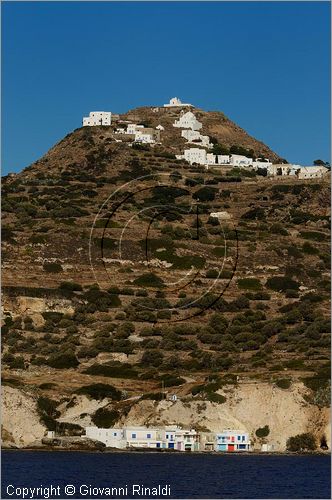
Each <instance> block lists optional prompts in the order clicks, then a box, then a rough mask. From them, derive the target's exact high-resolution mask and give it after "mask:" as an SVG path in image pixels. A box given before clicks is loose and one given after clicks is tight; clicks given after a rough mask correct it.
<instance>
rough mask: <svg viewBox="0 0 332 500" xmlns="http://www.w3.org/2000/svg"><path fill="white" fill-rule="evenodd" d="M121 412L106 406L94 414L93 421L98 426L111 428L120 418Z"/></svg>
mask: <svg viewBox="0 0 332 500" xmlns="http://www.w3.org/2000/svg"><path fill="white" fill-rule="evenodd" d="M119 418H120V413H119V412H118V411H117V410H107V409H106V408H99V409H98V410H97V411H96V412H95V413H94V414H93V415H92V418H91V420H92V422H93V423H94V424H95V425H96V426H97V427H101V428H104V429H109V428H110V427H113V425H114V424H115V423H116V422H117V420H119Z"/></svg>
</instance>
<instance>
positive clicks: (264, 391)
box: [2, 381, 331, 451]
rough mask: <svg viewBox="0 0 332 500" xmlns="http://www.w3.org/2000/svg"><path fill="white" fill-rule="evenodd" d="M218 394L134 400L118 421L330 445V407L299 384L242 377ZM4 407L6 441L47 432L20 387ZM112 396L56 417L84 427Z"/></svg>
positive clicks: (23, 442)
mask: <svg viewBox="0 0 332 500" xmlns="http://www.w3.org/2000/svg"><path fill="white" fill-rule="evenodd" d="M220 394H222V395H224V396H225V397H226V401H225V402H224V403H222V404H217V403H212V402H210V401H204V400H196V401H194V400H189V399H188V398H187V399H186V398H184V399H182V400H177V401H175V402H172V401H166V400H164V401H160V402H155V401H148V400H144V401H138V402H133V404H132V406H131V409H130V411H129V413H128V414H127V415H125V416H123V417H122V418H121V420H120V421H119V422H118V424H120V425H128V426H131V425H132V426H135V425H136V426H137V425H145V426H151V427H153V426H163V425H168V424H177V425H181V426H183V427H184V428H196V429H198V430H202V431H212V432H213V431H215V432H219V431H220V430H221V429H227V428H228V429H241V430H245V431H247V432H248V433H249V434H250V439H251V442H252V448H253V449H257V450H260V449H261V445H262V443H267V444H269V445H272V446H273V450H274V451H285V450H286V442H287V439H288V438H289V437H290V436H294V435H296V434H299V433H307V432H310V433H312V434H313V435H314V436H315V438H316V441H317V444H318V445H320V443H321V442H322V439H323V438H325V440H326V443H327V446H328V447H329V448H330V444H331V432H330V412H329V409H328V408H318V407H317V406H316V405H313V404H310V403H308V402H307V401H306V396H307V395H308V389H306V388H305V386H304V385H303V384H301V383H295V384H293V385H292V387H291V388H290V389H289V390H284V389H280V388H278V387H276V386H275V385H272V384H268V383H262V382H259V381H252V382H241V383H240V384H239V385H238V386H227V387H225V388H224V390H222V391H220ZM2 404H3V407H2V415H3V417H2V436H3V444H4V445H5V446H12V445H15V446H18V447H22V446H27V445H29V444H31V443H32V442H34V441H35V440H37V439H39V440H40V439H41V438H42V437H43V435H44V432H46V427H44V426H42V425H41V424H40V423H39V420H38V414H37V405H36V402H35V401H34V400H33V399H32V398H31V397H29V396H27V395H25V394H23V393H22V392H20V391H19V390H17V389H12V388H10V387H5V388H4V391H3V403H2ZM109 405H112V401H111V400H109V399H107V398H105V399H103V400H102V401H96V400H91V399H89V398H87V397H85V396H78V397H76V398H75V404H73V405H70V406H69V407H66V404H62V405H60V406H59V407H58V409H59V410H61V416H60V417H59V418H58V419H57V420H58V422H66V423H71V424H75V425H79V426H81V427H85V426H88V425H93V422H92V421H91V416H93V415H94V413H95V412H96V411H97V410H98V409H102V408H105V407H109ZM265 426H268V427H269V433H268V435H267V436H266V437H265V438H264V439H262V438H258V437H257V435H256V430H257V429H258V428H263V427H265Z"/></svg>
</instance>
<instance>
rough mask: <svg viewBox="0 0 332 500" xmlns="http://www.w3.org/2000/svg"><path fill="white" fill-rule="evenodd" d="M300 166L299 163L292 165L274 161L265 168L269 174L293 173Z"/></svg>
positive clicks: (282, 174)
mask: <svg viewBox="0 0 332 500" xmlns="http://www.w3.org/2000/svg"><path fill="white" fill-rule="evenodd" d="M300 168H301V165H293V164H291V163H275V164H273V165H270V166H269V167H268V168H267V171H268V174H270V175H278V176H279V175H281V176H284V175H295V172H296V171H297V170H298V169H300Z"/></svg>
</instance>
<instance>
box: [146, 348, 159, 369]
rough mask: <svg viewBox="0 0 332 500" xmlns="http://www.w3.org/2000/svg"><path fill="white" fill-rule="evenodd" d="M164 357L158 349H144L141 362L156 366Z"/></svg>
mask: <svg viewBox="0 0 332 500" xmlns="http://www.w3.org/2000/svg"><path fill="white" fill-rule="evenodd" d="M163 359H164V355H163V353H162V352H161V351H159V350H158V349H151V350H150V349H149V350H146V351H145V352H144V354H143V356H142V360H141V363H142V365H146V366H155V367H158V366H159V365H160V364H161V363H162V362H163Z"/></svg>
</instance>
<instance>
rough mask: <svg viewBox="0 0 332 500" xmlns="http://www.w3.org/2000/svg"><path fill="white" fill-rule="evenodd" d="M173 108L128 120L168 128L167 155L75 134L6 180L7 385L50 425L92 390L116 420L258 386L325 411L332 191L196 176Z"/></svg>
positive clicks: (99, 133) (92, 132) (238, 175)
mask: <svg viewBox="0 0 332 500" xmlns="http://www.w3.org/2000/svg"><path fill="white" fill-rule="evenodd" d="M199 113H200V115H199V119H201V120H202V121H203V123H204V127H205V130H204V131H206V132H207V133H209V132H210V133H213V134H214V135H215V136H216V137H217V138H218V139H219V141H220V142H222V141H223V143H226V135H227V134H226V133H225V134H226V135H225V134H224V135H223V133H224V132H223V127H224V125H223V123H221V124H220V120H219V116H220V115H218V114H216V113H211V114H207V113H204V112H199ZM168 114H169V115H172V119H173V118H174V117H173V114H174V112H169V113H168ZM168 114H167V113H166V112H164V111H160V116H157V113H154V112H153V111H151V108H150V109H145V108H143V109H140V110H135V111H132V112H130V113H128V114H127V115H126V116H123V117H122V118H123V119H128V120H129V119H131V120H136V119H138V118H139V120H140V121H144V120H145V121H147V120H148V121H149V123H148V124H151V125H153V126H155V125H156V124H157V122H158V123H161V124H163V125H164V126H165V136H164V138H163V144H162V145H160V146H156V147H149V146H146V147H145V146H144V147H143V148H142V147H140V148H136V147H130V146H129V145H128V144H127V143H119V142H115V135H114V134H113V129H112V127H93V128H83V129H78V130H76V131H74V132H73V133H72V134H69V136H67V137H66V138H65V139H64V140H63V141H61V142H60V143H58V144H57V145H56V146H55V147H54V148H52V149H51V150H50V151H49V152H48V153H47V154H46V155H45V156H44V157H43V158H42V159H41V160H39V161H38V162H36V163H35V164H33V165H31V166H30V167H29V168H27V169H25V170H24V171H23V172H22V173H20V174H17V175H15V176H9V177H7V178H4V179H3V261H4V269H3V294H4V299H3V304H4V318H5V319H4V324H5V326H4V328H3V376H4V379H5V383H7V384H11V385H14V386H15V387H19V388H21V389H23V390H24V391H28V392H29V391H30V392H31V393H32V394H34V395H35V396H36V395H37V396H38V397H39V399H40V398H42V399H41V400H40V412H41V415H42V418H43V422H44V423H45V425H47V426H48V427H49V428H52V426H54V425H55V424H54V422H55V420H54V419H56V418H58V417H59V415H60V414H61V412H63V409H64V408H65V405H66V404H69V405H73V406H75V404H76V403H77V401H78V399H77V398H82V397H83V394H84V397H86V395H88V397H90V398H91V397H92V398H93V397H95V398H96V400H100V401H102V400H103V398H104V397H107V398H108V403H107V405H106V406H105V405H104V406H102V412H101V413H99V416H98V414H97V416H96V408H95V407H93V408H92V407H91V409H90V410H88V411H87V412H86V413H89V412H90V413H91V412H92V413H93V412H95V413H93V414H92V417H91V418H93V419H94V420H93V421H94V422H95V423H98V424H105V422H107V423H108V424H109V423H110V422H113V421H116V420H117V419H119V418H121V415H125V414H126V413H128V411H130V408H131V407H132V406H133V405H135V404H136V403H137V398H140V397H142V394H143V395H145V396H143V397H147V398H152V399H158V398H160V397H161V396H160V392H161V390H162V387H166V390H167V391H170V392H176V393H178V394H179V395H180V396H181V398H183V399H184V400H188V401H191V400H192V399H194V400H210V401H212V402H214V403H215V404H220V405H222V403H223V401H224V399H223V398H225V397H227V396H225V393H221V392H220V390H221V388H222V387H224V386H225V384H236V383H238V382H239V380H240V381H241V380H250V378H255V379H260V380H262V381H268V382H271V381H272V382H274V383H276V384H277V385H279V387H280V388H283V389H285V390H287V389H288V388H289V387H291V384H292V383H293V382H294V381H298V380H300V381H301V380H302V381H303V380H304V382H305V385H306V387H307V389H308V393H307V396H306V397H307V398H308V401H309V402H310V404H314V405H323V406H324V405H326V404H328V400H327V392H328V378H329V368H328V365H329V350H330V323H329V320H328V315H329V285H330V280H329V234H330V226H329V186H328V182H327V181H325V180H324V181H319V182H318V181H304V182H300V181H290V180H287V181H279V180H278V181H276V180H270V179H266V178H262V177H257V176H255V175H253V174H250V173H245V172H240V171H237V170H233V171H231V172H227V171H224V172H223V171H215V172H213V171H212V172H211V171H209V172H205V171H204V169H202V168H201V167H194V166H192V167H191V166H189V165H188V164H187V163H186V162H184V161H179V160H176V159H175V156H174V153H176V154H177V153H179V152H180V151H181V146H180V142H181V141H183V139H182V138H180V137H178V136H179V135H180V131H179V130H177V129H174V128H173V127H171V126H170V123H169V122H170V116H168ZM164 115H165V116H164ZM152 119H153V121H152ZM150 120H151V121H150ZM204 120H205V121H204ZM217 120H219V121H217ZM225 120H226V122H225V123H226V125H227V127H229V122H228V121H227V119H225ZM226 125H225V126H226ZM218 127H219V128H218ZM234 127H235V130H237V132H238V133H239V134H240V135H241V134H242V135H241V137H242V136H243V141H242V142H239V144H240V145H241V146H245V147H253V144H252V142H250V141H251V139H250V138H249V136H246V137H248V143H246V142H244V135H245V133H244V132H243V133H242V131H241V130H240V129H236V126H234ZM217 129H218V130H217ZM243 134H244V135H243ZM231 140H232V141H233V140H234V139H233V138H232V139H231ZM177 141H178V142H177ZM228 144H229V145H230V144H231V143H228ZM255 144H256V145H257V147H258V146H259V143H255ZM261 151H262V152H264V153H266V154H269V153H270V151H269V150H268V148H266V146H264V145H263V146H262V149H261ZM270 157H271V155H270ZM275 158H276V155H275ZM213 212H226V215H224V216H225V217H226V219H224V220H222V221H220V223H219V222H218V220H217V219H215V218H212V217H211V216H210V214H211V213H213ZM95 384H104V385H101V386H97V387H96V386H95ZM90 386H93V387H92V388H91V387H90ZM111 386H112V387H113V389H112V387H111ZM116 389H117V390H120V391H121V392H112V391H115V390H116ZM103 391H106V392H103ZM218 391H219V392H218ZM80 393H81V396H79V394H80ZM43 398H44V399H43ZM73 398H74V399H73ZM75 398H76V399H75ZM133 398H134V399H133ZM135 398H136V399H135ZM44 400H45V401H46V403H45V401H44ZM50 401H51V403H50ZM75 401H76V403H75ZM66 402H67V403H66ZM60 403H61V405H62V406H60V407H59V406H58V405H59V404H60ZM77 404H78V403H77ZM79 404H81V403H79ZM45 408H46V409H45ZM56 408H58V409H56ZM59 408H60V410H59ZM61 408H62V410H61ZM103 412H104V413H103ZM83 413H84V412H83ZM90 416H91V415H90ZM82 418H83V417H82Z"/></svg>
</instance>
